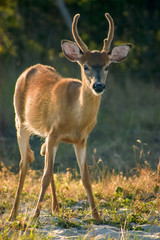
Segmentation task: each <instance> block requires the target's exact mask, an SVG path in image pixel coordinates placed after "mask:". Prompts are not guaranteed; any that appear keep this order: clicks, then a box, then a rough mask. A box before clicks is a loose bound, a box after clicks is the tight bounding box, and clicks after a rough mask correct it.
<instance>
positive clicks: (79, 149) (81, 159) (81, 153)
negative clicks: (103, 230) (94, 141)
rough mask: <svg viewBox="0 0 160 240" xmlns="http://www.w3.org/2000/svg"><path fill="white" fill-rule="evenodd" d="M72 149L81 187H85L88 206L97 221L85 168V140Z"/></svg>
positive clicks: (86, 167) (97, 216)
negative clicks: (75, 158) (80, 179)
mask: <svg viewBox="0 0 160 240" xmlns="http://www.w3.org/2000/svg"><path fill="white" fill-rule="evenodd" d="M74 149H75V154H76V157H77V162H78V165H79V168H80V173H81V178H82V182H83V185H84V187H85V190H86V192H87V196H88V200H89V204H90V206H91V210H92V216H93V218H94V219H96V220H97V221H99V220H100V217H99V214H98V211H97V208H96V205H95V202H94V198H93V194H92V188H91V183H90V176H89V172H88V166H87V157H86V149H87V144H86V140H85V141H83V142H82V143H78V144H74Z"/></svg>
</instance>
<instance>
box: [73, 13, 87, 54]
mask: <svg viewBox="0 0 160 240" xmlns="http://www.w3.org/2000/svg"><path fill="white" fill-rule="evenodd" d="M79 17H80V14H76V15H75V16H74V18H73V23H72V34H73V38H74V40H75V42H76V43H77V45H78V46H79V47H80V49H81V50H82V52H87V51H88V47H87V46H86V44H85V43H84V42H83V41H82V39H81V38H80V36H79V34H78V30H77V23H78V19H79Z"/></svg>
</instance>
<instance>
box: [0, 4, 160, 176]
mask: <svg viewBox="0 0 160 240" xmlns="http://www.w3.org/2000/svg"><path fill="white" fill-rule="evenodd" d="M105 12H108V13H110V15H111V16H112V17H113V19H114V22H115V36H114V41H113V44H112V46H115V45H118V44H121V43H126V42H129V43H132V44H133V50H132V51H131V53H130V55H129V57H128V59H127V61H125V62H123V63H121V64H112V66H111V67H110V72H109V76H108V85H107V89H106V91H105V93H104V94H103V98H102V102H101V107H100V111H99V115H98V124H97V126H96V127H95V129H94V130H93V132H92V133H91V135H90V137H89V139H88V162H89V163H90V164H93V163H94V164H95V162H98V164H100V167H101V168H103V167H105V168H107V169H115V170H116V171H125V172H130V170H131V169H134V168H135V167H137V165H139V164H140V165H142V166H143V164H146V163H147V164H148V165H151V167H152V168H156V167H157V164H158V162H159V158H160V1H159V0H107V1H106V0H79V1H77V0H63V1H62V0H45V1H44V0H14V1H13V0H0V162H1V163H2V162H3V163H4V164H5V165H6V166H8V167H10V169H11V170H13V171H15V172H17V171H18V165H19V160H20V155H19V150H18V146H17V141H16V129H15V126H14V108H13V94H14V87H15V83H16V80H17V78H18V77H19V75H20V74H21V73H22V72H23V71H24V70H25V69H26V68H28V67H29V66H31V65H33V64H36V63H42V64H48V65H51V66H53V67H55V68H56V69H57V71H59V73H60V74H61V75H63V76H65V77H74V78H80V69H79V66H78V64H76V63H70V62H69V61H68V60H67V59H65V57H64V56H63V54H62V50H61V44H60V43H61V39H69V40H73V38H72V34H71V22H72V19H73V16H74V15H75V14H76V13H80V14H81V17H80V19H79V23H78V29H79V34H80V36H81V37H82V39H83V41H84V42H85V43H86V44H87V45H88V47H89V49H90V50H94V49H97V50H101V49H102V46H103V39H104V38H106V37H107V33H108V22H107V20H106V19H105V17H104V14H105ZM42 142H43V140H42V139H39V138H38V137H32V138H31V146H32V149H33V150H34V151H35V155H36V161H35V162H34V163H33V164H32V165H31V167H32V168H33V169H42V168H43V165H44V161H43V158H42V157H40V155H39V151H40V146H41V144H42ZM70 167H72V168H76V167H77V165H76V160H75V155H74V151H73V148H72V146H70V145H66V144H61V145H60V147H59V150H58V153H57V157H56V168H57V169H58V170H59V171H62V170H65V169H66V168H70Z"/></svg>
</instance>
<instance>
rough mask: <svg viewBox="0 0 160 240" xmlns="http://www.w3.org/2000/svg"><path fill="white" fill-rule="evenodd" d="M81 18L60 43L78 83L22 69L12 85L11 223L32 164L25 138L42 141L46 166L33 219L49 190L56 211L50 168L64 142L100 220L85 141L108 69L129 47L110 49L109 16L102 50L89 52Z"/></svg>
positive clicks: (46, 69) (49, 71) (43, 70)
mask: <svg viewBox="0 0 160 240" xmlns="http://www.w3.org/2000/svg"><path fill="white" fill-rule="evenodd" d="M79 17H80V14H76V15H75V16H74V18H73V22H72V35H73V38H74V40H75V42H72V41H68V40H62V41H61V47H62V51H63V53H64V55H65V57H66V58H67V59H68V60H69V61H71V62H77V63H78V64H79V65H80V68H81V80H79V79H74V78H64V77H62V76H61V75H60V74H59V73H58V72H57V71H56V70H55V69H54V68H53V67H51V66H47V65H42V64H37V65H34V66H31V67H30V68H28V69H26V70H25V71H24V72H23V73H22V74H21V75H20V77H19V78H18V80H17V82H16V86H15V93H14V109H15V126H16V129H17V141H18V145H19V150H20V155H21V161H20V164H19V183H18V189H17V192H16V196H15V201H14V205H13V208H12V210H11V214H10V220H13V219H15V218H16V217H17V215H18V207H19V203H20V198H21V193H22V189H23V185H24V181H25V177H26V174H27V171H28V169H29V166H30V163H32V162H33V161H34V152H33V151H32V150H31V147H30V143H29V139H30V135H31V134H35V135H38V136H40V137H43V138H45V142H44V143H43V145H42V146H41V152H40V153H41V155H42V156H44V158H45V164H44V172H43V176H42V182H41V191H40V195H39V199H38V203H37V206H36V209H35V213H34V215H33V217H34V218H37V217H38V216H39V215H40V211H41V207H42V203H43V200H44V195H45V193H46V190H47V188H48V186H49V185H51V190H52V212H53V213H54V212H58V211H59V204H58V199H57V196H56V186H55V181H54V174H53V168H54V161H55V156H56V151H57V149H58V145H59V143H60V142H65V143H70V144H73V147H74V150H75V155H76V158H77V162H78V166H79V169H80V175H81V179H82V183H83V185H84V188H85V190H86V193H87V197H88V201H89V204H90V208H91V214H92V217H93V218H94V219H95V220H97V221H100V215H99V213H98V210H97V206H96V204H95V201H94V196H93V193H92V187H91V180H90V175H89V170H88V165H87V138H88V136H89V134H90V133H91V131H92V129H93V128H94V127H95V125H96V123H97V114H98V111H99V107H100V102H101V97H102V94H103V92H104V89H105V83H106V78H107V75H108V70H109V65H110V64H111V63H112V62H113V63H119V62H121V61H123V60H124V59H126V58H127V56H128V54H129V52H130V50H131V48H132V44H129V43H126V44H120V45H118V46H115V47H114V48H113V49H111V48H110V47H111V43H112V40H113V36H114V21H113V19H112V17H111V16H110V15H109V13H106V14H105V17H106V19H107V20H108V23H109V30H108V36H107V38H105V39H104V43H103V48H102V51H98V50H94V51H90V50H88V47H87V46H86V44H85V43H84V42H83V41H82V39H81V37H80V36H79V33H78V30H77V24H78V19H79Z"/></svg>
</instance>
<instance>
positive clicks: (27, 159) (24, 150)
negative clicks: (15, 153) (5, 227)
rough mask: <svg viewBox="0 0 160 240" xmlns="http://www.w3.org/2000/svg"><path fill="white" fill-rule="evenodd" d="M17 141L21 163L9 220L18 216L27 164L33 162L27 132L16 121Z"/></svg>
mask: <svg viewBox="0 0 160 240" xmlns="http://www.w3.org/2000/svg"><path fill="white" fill-rule="evenodd" d="M16 125H17V140H18V145H19V150H20V154H21V161H20V164H19V167H20V170H19V173H20V178H19V185H18V189H17V193H16V197H15V202H14V205H13V208H12V211H11V215H10V219H11V220H12V219H15V218H16V216H17V215H18V207H19V202H20V197H21V193H22V189H23V184H24V180H25V177H26V174H27V171H28V168H29V163H31V162H33V161H34V154H33V151H32V150H31V149H30V146H29V137H30V133H29V131H28V130H27V129H26V128H25V127H24V126H23V124H20V123H18V120H17V123H16Z"/></svg>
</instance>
